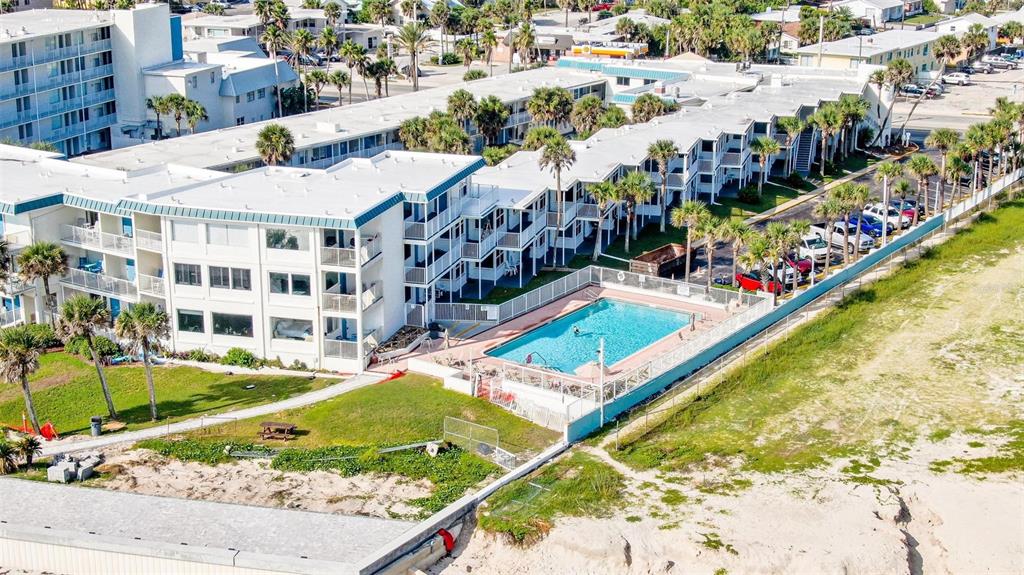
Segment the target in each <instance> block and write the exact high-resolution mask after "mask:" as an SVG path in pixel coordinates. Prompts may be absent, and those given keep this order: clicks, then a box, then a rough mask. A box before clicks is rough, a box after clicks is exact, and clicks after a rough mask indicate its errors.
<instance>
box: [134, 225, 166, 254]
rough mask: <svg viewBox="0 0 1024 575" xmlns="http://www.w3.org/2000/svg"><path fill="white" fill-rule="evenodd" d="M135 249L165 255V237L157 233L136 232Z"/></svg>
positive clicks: (138, 230)
mask: <svg viewBox="0 0 1024 575" xmlns="http://www.w3.org/2000/svg"><path fill="white" fill-rule="evenodd" d="M135 247H137V248H139V249H140V250H148V251H151V252H157V253H163V251H164V236H163V234H160V233H157V232H151V231H148V230H140V229H136V230H135Z"/></svg>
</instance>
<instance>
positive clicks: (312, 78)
mask: <svg viewBox="0 0 1024 575" xmlns="http://www.w3.org/2000/svg"><path fill="white" fill-rule="evenodd" d="M330 78H331V77H330V76H329V75H328V74H327V72H326V71H324V70H310V71H309V72H306V84H307V85H309V86H311V87H312V88H313V94H315V95H316V98H314V100H313V108H320V92H322V91H323V89H324V86H326V85H327V84H328V83H330ZM339 97H340V94H339Z"/></svg>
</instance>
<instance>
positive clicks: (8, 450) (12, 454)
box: [0, 435, 18, 475]
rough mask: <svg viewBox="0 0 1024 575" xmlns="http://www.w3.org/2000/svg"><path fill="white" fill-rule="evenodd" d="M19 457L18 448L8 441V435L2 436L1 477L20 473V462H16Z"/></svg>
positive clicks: (0, 450)
mask: <svg viewBox="0 0 1024 575" xmlns="http://www.w3.org/2000/svg"><path fill="white" fill-rule="evenodd" d="M17 456H18V450H17V448H15V447H14V445H12V444H11V442H9V441H7V437H6V435H0V475H7V474H9V473H14V472H16V471H18V462H17V461H15V458H16V457H17Z"/></svg>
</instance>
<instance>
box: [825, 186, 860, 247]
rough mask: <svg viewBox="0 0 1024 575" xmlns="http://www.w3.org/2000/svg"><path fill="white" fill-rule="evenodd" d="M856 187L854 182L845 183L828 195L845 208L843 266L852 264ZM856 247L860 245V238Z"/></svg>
mask: <svg viewBox="0 0 1024 575" xmlns="http://www.w3.org/2000/svg"><path fill="white" fill-rule="evenodd" d="M855 185H856V184H854V183H853V182H843V183H841V184H839V185H838V186H836V187H834V188H832V189H831V190H829V191H828V194H827V195H828V196H831V197H832V198H833V199H835V200H836V201H838V202H839V205H840V206H842V208H843V211H842V220H843V223H844V224H845V225H844V226H843V265H846V264H848V263H850V215H851V214H853V187H854V186H855ZM854 245H856V246H859V245H860V237H859V236H858V238H857V241H855V242H854ZM853 250H854V251H857V248H853Z"/></svg>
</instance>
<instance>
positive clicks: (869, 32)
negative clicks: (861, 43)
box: [857, 27, 875, 36]
mask: <svg viewBox="0 0 1024 575" xmlns="http://www.w3.org/2000/svg"><path fill="white" fill-rule="evenodd" d="M874 33H875V30H874V28H867V27H865V28H861V29H860V30H857V35H858V36H871V35H873V34H874Z"/></svg>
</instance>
